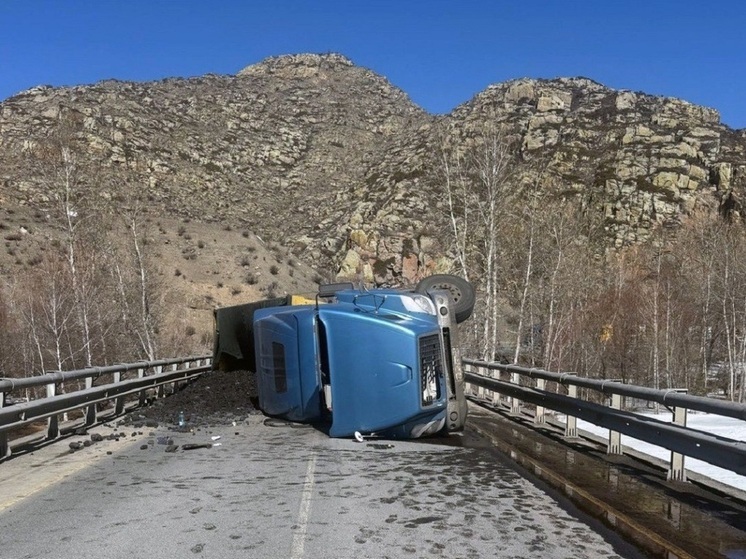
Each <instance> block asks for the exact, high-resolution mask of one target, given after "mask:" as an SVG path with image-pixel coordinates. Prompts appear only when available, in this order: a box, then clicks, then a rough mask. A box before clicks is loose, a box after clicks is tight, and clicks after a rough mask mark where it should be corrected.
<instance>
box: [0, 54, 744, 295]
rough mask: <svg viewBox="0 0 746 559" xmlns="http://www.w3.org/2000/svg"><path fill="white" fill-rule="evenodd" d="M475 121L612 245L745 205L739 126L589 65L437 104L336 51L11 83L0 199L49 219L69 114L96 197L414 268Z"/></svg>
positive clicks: (367, 272) (337, 259)
mask: <svg viewBox="0 0 746 559" xmlns="http://www.w3.org/2000/svg"><path fill="white" fill-rule="evenodd" d="M485 123H492V124H497V125H499V126H500V127H501V128H502V129H504V130H506V131H508V132H507V133H508V134H509V135H510V137H511V139H512V140H511V141H512V142H513V143H514V145H515V150H514V157H515V162H514V164H515V169H516V173H515V175H514V177H515V179H514V180H515V181H516V188H518V187H519V186H520V185H521V184H528V183H532V182H533V183H538V184H540V185H547V187H548V186H549V185H553V187H554V188H557V185H560V186H559V187H560V189H561V191H562V193H563V195H564V196H566V197H568V198H570V199H572V200H574V201H575V202H576V203H577V204H578V208H579V211H581V210H582V211H584V212H591V213H593V214H595V215H597V216H598V217H599V219H600V220H602V222H603V225H604V229H605V234H606V236H607V240H608V244H609V245H610V246H617V247H618V246H624V245H627V244H631V243H635V242H638V241H640V240H642V239H645V238H646V237H647V235H648V234H649V232H650V230H651V228H652V227H653V226H654V225H655V224H666V225H671V226H675V225H676V224H677V223H678V222H679V221H680V220H681V219H682V217H683V216H685V215H687V214H688V213H690V212H692V211H693V210H694V209H695V208H698V207H707V208H711V209H713V211H714V210H717V209H719V210H720V211H722V212H728V213H731V214H734V215H740V212H741V211H742V204H743V200H744V193H745V192H746V133H745V132H744V131H743V130H741V131H737V130H732V129H730V128H728V127H727V126H725V125H723V124H722V123H721V122H720V119H719V115H718V113H717V111H715V110H713V109H708V108H704V107H699V106H696V105H692V104H690V103H687V102H686V101H682V100H678V99H672V98H663V97H655V96H650V95H646V94H644V93H638V92H631V91H617V90H613V89H610V88H607V87H604V86H603V85H601V84H598V83H596V82H593V81H592V80H589V79H585V78H568V79H555V80H533V79H521V80H515V81H511V82H507V83H502V84H496V85H492V86H490V87H488V88H487V89H486V90H484V91H483V92H481V93H479V94H478V95H477V96H475V97H474V98H473V99H472V100H470V101H469V102H467V103H465V104H464V105H462V106H459V107H457V108H456V109H454V110H453V111H452V112H451V113H450V114H448V115H443V116H434V115H429V114H427V113H426V112H425V111H423V110H422V109H421V108H419V107H417V106H416V105H415V104H414V103H412V101H411V100H410V99H409V98H408V97H407V95H406V94H405V93H404V92H402V91H401V90H399V89H397V88H396V87H394V86H393V85H391V84H390V83H389V82H388V81H387V80H386V79H385V78H383V77H381V76H379V75H376V74H375V73H373V72H371V71H369V70H367V69H364V68H361V67H358V66H355V65H354V64H353V63H352V62H351V61H350V60H348V59H347V58H345V57H343V56H341V55H337V54H324V55H311V54H302V55H292V56H281V57H276V58H270V59H267V60H265V61H263V62H261V63H259V64H255V65H252V66H249V67H247V68H245V69H244V70H242V71H240V72H239V73H238V74H237V75H235V76H217V75H206V76H203V77H199V78H191V79H167V80H163V81H159V82H151V83H131V82H119V81H105V82H101V83H97V84H94V85H88V86H77V87H70V88H51V87H44V86H41V87H36V88H33V89H31V90H28V91H25V92H23V93H21V94H19V95H16V96H14V97H11V98H9V99H7V100H5V101H4V102H2V103H0V203H2V206H3V207H4V208H18V209H20V210H23V209H27V211H31V212H35V213H34V214H33V215H35V217H34V218H33V219H32V221H34V225H35V227H37V228H40V227H41V228H43V227H44V226H45V223H44V219H46V218H44V217H42V216H44V215H46V214H45V213H44V212H46V211H47V210H48V209H49V208H50V207H52V206H53V205H54V197H53V196H52V195H51V193H50V189H49V181H48V180H45V178H44V177H45V174H44V172H43V171H41V170H40V167H39V161H38V157H37V155H36V154H37V153H38V149H37V148H38V147H39V146H40V145H43V143H44V142H45V141H47V140H48V138H50V137H52V136H54V135H55V133H56V131H59V130H60V129H61V128H62V127H64V128H65V129H66V130H67V131H68V135H67V136H66V137H67V138H68V140H67V141H69V143H70V147H71V149H72V150H73V151H74V152H75V153H76V154H77V157H78V162H79V168H80V170H81V175H82V177H83V179H82V180H83V182H86V183H87V184H88V185H89V186H91V187H92V192H94V193H95V195H96V196H100V197H102V198H106V199H109V200H112V199H113V200H115V201H116V200H118V199H121V200H123V201H124V200H125V199H126V194H127V191H128V190H130V189H134V188H144V189H146V191H147V193H148V208H147V210H148V211H149V212H150V213H151V214H152V215H153V216H169V217H170V218H171V219H177V220H178V219H182V220H189V222H191V223H199V224H200V227H210V226H212V227H214V228H215V229H216V230H218V229H220V230H225V229H226V228H227V229H233V230H247V231H251V232H253V233H255V234H256V235H258V236H259V237H261V239H263V240H264V241H271V242H274V243H277V244H279V245H282V246H284V247H285V249H287V250H288V251H290V252H292V254H293V255H294V258H296V259H297V260H298V261H301V262H305V263H306V264H308V265H310V266H312V267H315V268H316V269H317V270H322V271H326V270H332V271H334V272H336V271H340V273H341V274H342V275H347V276H357V277H360V276H362V277H364V278H365V279H367V280H369V281H375V282H377V283H381V284H386V283H409V282H412V281H415V280H416V279H418V278H419V277H421V276H422V275H423V274H425V273H428V272H429V271H434V270H445V269H447V268H448V266H449V262H450V256H451V255H450V254H449V245H448V243H447V242H446V241H445V239H444V236H443V234H442V231H443V227H444V224H445V220H446V218H447V208H446V206H445V200H444V197H443V192H442V182H443V177H442V172H441V171H442V169H441V167H442V166H441V164H440V162H439V161H440V160H439V157H440V154H441V153H442V152H443V146H444V145H448V146H450V148H449V149H452V150H456V151H458V149H460V147H464V146H468V145H470V144H472V143H473V142H474V141H475V139H476V138H479V137H480V136H483V135H484V134H485ZM123 203H124V202H123ZM39 212H41V213H39ZM224 265H226V266H228V265H229V264H228V263H227V262H226V263H224ZM6 271H7V270H6Z"/></svg>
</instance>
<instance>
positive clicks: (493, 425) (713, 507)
mask: <svg viewBox="0 0 746 559" xmlns="http://www.w3.org/2000/svg"><path fill="white" fill-rule="evenodd" d="M506 417H508V416H504V415H501V414H495V413H492V412H488V411H485V410H482V409H480V408H479V407H477V406H474V407H473V408H472V412H471V415H470V422H471V425H472V427H473V428H475V429H477V430H478V431H479V432H480V433H482V434H484V435H485V436H487V437H489V438H490V439H491V440H492V441H493V443H494V444H495V446H496V447H497V448H500V449H502V450H503V452H506V453H511V454H512V456H513V457H514V459H515V460H516V461H517V462H519V463H520V464H522V465H523V466H524V467H526V468H527V469H529V471H531V472H533V473H534V474H536V475H538V476H539V477H540V478H542V479H543V480H545V481H547V482H548V483H549V484H550V485H552V486H554V487H556V488H558V489H559V490H560V491H562V492H564V493H566V494H568V495H570V496H571V497H572V499H573V501H575V502H576V503H578V504H580V506H581V507H583V508H584V509H585V510H588V511H589V512H591V513H592V514H593V515H595V516H597V517H599V518H603V519H604V520H605V521H606V522H608V523H609V524H612V525H614V526H615V527H616V529H618V530H620V531H621V532H623V533H625V534H626V535H627V536H628V537H629V538H631V539H633V540H636V541H638V542H640V544H641V545H643V546H644V547H645V548H646V549H648V550H650V551H652V552H653V553H654V554H656V555H659V556H667V557H671V556H673V557H697V558H698V559H708V558H713V559H714V558H729V559H735V558H744V557H746V503H745V502H744V501H742V500H740V497H741V496H742V492H740V491H738V490H736V489H732V490H731V491H730V492H729V493H730V494H729V493H726V492H724V491H713V490H711V489H709V488H707V487H704V486H702V485H699V484H698V483H686V482H674V481H671V482H669V481H667V480H666V473H665V470H662V469H661V468H659V467H656V466H655V465H652V464H649V463H645V462H641V461H640V460H637V459H634V458H632V457H629V456H619V455H611V456H610V455H607V454H606V450H605V447H603V446H599V445H597V444H592V443H590V442H587V441H584V440H581V439H576V440H571V441H568V440H566V439H564V437H562V436H561V435H559V434H558V431H557V429H554V428H552V427H550V426H546V427H544V428H542V429H541V432H542V433H543V435H542V434H540V433H539V432H537V430H536V429H534V428H532V427H529V426H528V425H526V420H525V419H524V420H522V421H515V420H509V419H507V418H506ZM693 477H694V476H693ZM698 477H699V476H698Z"/></svg>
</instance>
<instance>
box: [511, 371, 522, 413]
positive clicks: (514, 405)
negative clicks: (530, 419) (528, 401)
mask: <svg viewBox="0 0 746 559" xmlns="http://www.w3.org/2000/svg"><path fill="white" fill-rule="evenodd" d="M510 383H511V384H516V385H518V386H520V384H521V376H520V375H519V374H518V373H511V374H510ZM510 414H511V415H520V414H521V401H520V400H519V399H518V398H515V397H513V396H511V397H510Z"/></svg>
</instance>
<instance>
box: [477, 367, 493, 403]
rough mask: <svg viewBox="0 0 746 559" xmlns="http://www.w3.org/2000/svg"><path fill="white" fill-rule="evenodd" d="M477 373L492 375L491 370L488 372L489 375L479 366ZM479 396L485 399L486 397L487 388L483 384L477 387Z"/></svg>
mask: <svg viewBox="0 0 746 559" xmlns="http://www.w3.org/2000/svg"><path fill="white" fill-rule="evenodd" d="M477 373H478V374H480V375H483V376H490V374H489V371H488V372H487V375H484V373H483V372H482V367H477ZM477 397H478V398H479V399H480V400H481V399H484V397H485V389H484V387H483V386H478V387H477Z"/></svg>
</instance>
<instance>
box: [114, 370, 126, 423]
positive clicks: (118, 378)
mask: <svg viewBox="0 0 746 559" xmlns="http://www.w3.org/2000/svg"><path fill="white" fill-rule="evenodd" d="M114 382H115V383H118V382H122V372H121V371H118V372H116V373H114ZM114 413H115V414H116V415H121V414H123V413H124V396H119V397H118V398H117V399H116V400H114Z"/></svg>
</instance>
